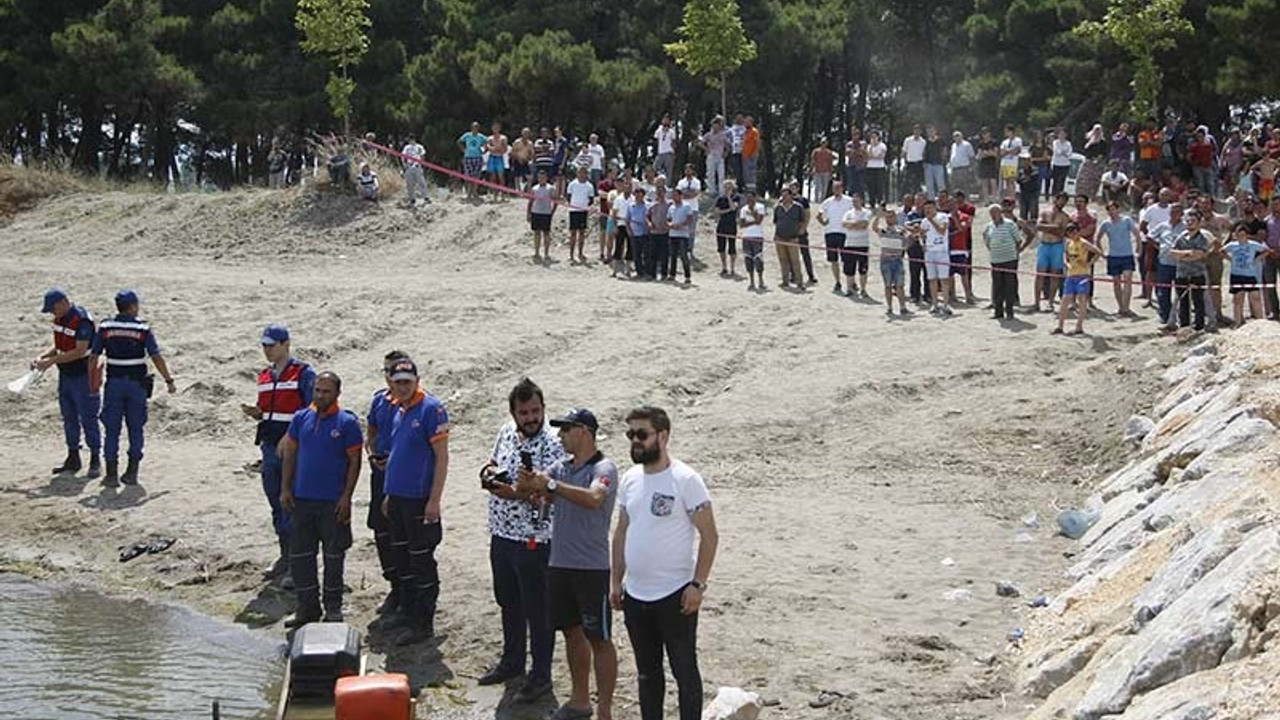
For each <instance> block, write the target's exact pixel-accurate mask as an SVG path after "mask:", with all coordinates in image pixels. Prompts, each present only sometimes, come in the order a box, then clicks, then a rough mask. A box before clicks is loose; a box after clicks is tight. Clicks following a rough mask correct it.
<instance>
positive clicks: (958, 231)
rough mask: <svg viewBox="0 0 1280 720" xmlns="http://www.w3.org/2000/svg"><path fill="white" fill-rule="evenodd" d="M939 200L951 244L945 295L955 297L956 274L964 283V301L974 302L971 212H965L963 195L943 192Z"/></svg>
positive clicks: (953, 298)
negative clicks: (950, 195)
mask: <svg viewBox="0 0 1280 720" xmlns="http://www.w3.org/2000/svg"><path fill="white" fill-rule="evenodd" d="M939 200H940V201H941V202H943V203H945V205H944V206H943V207H942V208H939V209H940V210H942V211H943V212H945V213H947V215H948V216H949V218H950V220H949V222H950V224H951V230H950V244H951V274H950V275H949V276H948V277H947V297H949V298H951V299H952V300H957V298H956V276H959V277H960V282H961V283H962V284H963V285H964V302H965V304H966V305H972V304H974V297H973V252H972V248H973V213H966V212H965V211H964V208H963V207H962V206H963V205H968V203H966V202H964V196H963V195H961V196H960V197H957V198H951V197H948V196H947V194H946V193H943V194H942V195H941V196H940V198H939Z"/></svg>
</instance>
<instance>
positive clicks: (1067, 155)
mask: <svg viewBox="0 0 1280 720" xmlns="http://www.w3.org/2000/svg"><path fill="white" fill-rule="evenodd" d="M1049 164H1050V165H1052V166H1053V167H1064V166H1065V167H1070V165H1071V141H1070V140H1054V141H1053V159H1052V160H1050V161H1049Z"/></svg>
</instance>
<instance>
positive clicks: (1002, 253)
mask: <svg viewBox="0 0 1280 720" xmlns="http://www.w3.org/2000/svg"><path fill="white" fill-rule="evenodd" d="M982 237H983V239H984V240H986V241H987V250H988V251H989V252H990V253H991V262H993V263H1007V262H1014V261H1015V260H1017V259H1018V243H1019V242H1020V241H1021V240H1022V231H1021V230H1019V229H1018V224H1017V223H1015V222H1012V221H1010V220H1005V221H1004V222H1002V223H1000V224H999V225H997V224H995V223H992V224H990V225H988V226H987V229H986V230H983V231H982Z"/></svg>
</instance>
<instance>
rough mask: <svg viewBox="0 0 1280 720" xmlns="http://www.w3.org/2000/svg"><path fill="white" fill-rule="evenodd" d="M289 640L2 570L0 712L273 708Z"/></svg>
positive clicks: (107, 716)
mask: <svg viewBox="0 0 1280 720" xmlns="http://www.w3.org/2000/svg"><path fill="white" fill-rule="evenodd" d="M282 653H283V643H281V642H278V641H275V640H272V639H271V638H269V637H267V636H265V635H262V634H259V633H254V632H251V631H249V630H247V629H245V628H242V627H239V626H236V625H232V624H229V623H223V622H219V621H217V620H213V619H211V618H208V617H204V616H202V615H199V614H196V613H194V612H191V611H189V610H185V609H182V608H178V607H173V606H169V605H157V604H153V603H148V602H144V601H141V600H121V599H116V598H110V597H106V596H103V595H101V594H99V593H96V592H93V591H90V590H85V589H79V588H74V587H66V586H59V585H49V584H44V583H39V582H34V581H31V580H27V579H25V578H21V577H18V576H14V575H6V574H0V668H3V670H0V718H5V719H6V720H7V719H9V718H15V719H20V720H72V719H74V720H80V719H84V720H135V719H138V720H141V719H146V720H150V719H151V718H156V719H157V720H159V719H160V718H166V719H167V718H175V719H181V720H186V719H187V718H191V719H192V720H197V719H200V718H209V717H211V715H210V707H211V705H212V703H213V701H214V700H217V701H219V702H220V703H221V706H222V717H223V718H225V719H226V720H249V719H252V720H261V719H264V718H271V717H273V716H274V715H273V713H274V710H273V708H272V707H271V705H272V704H273V703H274V698H275V694H276V692H277V690H278V688H279V683H280V676H281V673H282V671H283V668H284V661H283V659H282V658H283V655H282Z"/></svg>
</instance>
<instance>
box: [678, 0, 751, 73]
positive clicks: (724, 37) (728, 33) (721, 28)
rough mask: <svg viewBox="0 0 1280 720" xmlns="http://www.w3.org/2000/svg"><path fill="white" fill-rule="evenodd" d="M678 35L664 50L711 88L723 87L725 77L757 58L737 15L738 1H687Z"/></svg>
mask: <svg viewBox="0 0 1280 720" xmlns="http://www.w3.org/2000/svg"><path fill="white" fill-rule="evenodd" d="M676 32H677V34H678V35H679V36H680V39H679V40H677V41H676V42H673V43H668V44H666V45H664V46H663V48H664V49H665V50H666V51H667V54H669V55H670V56H671V57H672V58H673V59H674V60H675V61H676V63H677V64H678V65H680V66H681V67H683V68H684V69H685V70H686V71H688V73H689V74H690V75H693V76H694V77H700V78H703V79H704V80H705V81H706V82H707V84H708V85H710V86H711V87H720V85H721V83H723V82H724V78H725V76H726V75H730V74H732V73H733V72H735V71H736V70H737V69H738V68H740V67H742V64H743V63H746V62H749V61H751V60H752V59H753V58H755V56H756V44H755V42H754V41H752V40H750V39H749V38H747V33H746V30H745V29H744V28H743V26H742V18H740V17H739V16H738V2H737V0H688V2H687V3H686V4H685V6H684V23H683V24H682V25H680V27H679V29H678V30H677V31H676Z"/></svg>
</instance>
